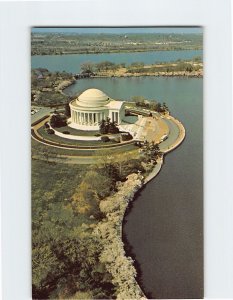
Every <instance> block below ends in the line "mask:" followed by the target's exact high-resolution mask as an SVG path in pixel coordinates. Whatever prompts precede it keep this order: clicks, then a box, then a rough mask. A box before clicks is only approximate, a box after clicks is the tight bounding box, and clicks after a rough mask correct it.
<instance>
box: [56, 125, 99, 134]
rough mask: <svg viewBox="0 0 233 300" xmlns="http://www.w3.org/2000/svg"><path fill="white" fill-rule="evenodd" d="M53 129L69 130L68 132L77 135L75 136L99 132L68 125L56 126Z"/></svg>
mask: <svg viewBox="0 0 233 300" xmlns="http://www.w3.org/2000/svg"><path fill="white" fill-rule="evenodd" d="M54 129H55V130H57V131H59V132H63V131H69V132H70V134H72V135H77V136H95V134H100V133H99V131H98V130H95V131H94V130H93V131H84V130H79V129H75V128H71V127H69V126H62V127H56V128H54Z"/></svg>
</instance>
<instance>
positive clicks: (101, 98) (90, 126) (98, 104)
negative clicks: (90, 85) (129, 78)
mask: <svg viewBox="0 0 233 300" xmlns="http://www.w3.org/2000/svg"><path fill="white" fill-rule="evenodd" d="M70 112H71V118H70V119H69V122H70V124H69V126H70V127H73V128H76V129H81V130H98V129H99V122H101V121H102V120H106V119H107V118H110V119H111V121H112V122H116V123H117V124H118V125H120V124H121V122H122V120H123V118H124V116H125V106H124V102H123V101H118V100H114V99H111V98H109V96H107V95H106V94H105V93H104V92H102V91H101V90H98V89H88V90H86V91H84V92H83V93H82V94H81V95H79V96H78V97H77V98H76V99H74V100H72V101H71V102H70Z"/></svg>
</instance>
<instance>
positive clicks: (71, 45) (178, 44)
mask: <svg viewBox="0 0 233 300" xmlns="http://www.w3.org/2000/svg"><path fill="white" fill-rule="evenodd" d="M31 38H32V43H31V44H32V50H31V52H32V55H49V54H54V55H61V54H64V55H67V54H77V53H78V54H82V53H121V52H132V51H137V52H145V51H161V50H162V51H168V50H194V49H202V34H166V33H164V34H162V33H134V34H132V33H125V34H106V33H102V34H90V33H89V34H75V33H73V34H69V33H59V34H58V33H45V32H44V33H42V32H41V33H39V32H38V33H32V36H31Z"/></svg>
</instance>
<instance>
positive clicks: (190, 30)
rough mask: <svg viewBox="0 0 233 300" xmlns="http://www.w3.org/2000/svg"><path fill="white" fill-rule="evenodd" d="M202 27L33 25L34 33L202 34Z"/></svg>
mask: <svg viewBox="0 0 233 300" xmlns="http://www.w3.org/2000/svg"><path fill="white" fill-rule="evenodd" d="M202 32H203V30H202V27H32V33H64V34H69V33H72V34H74V33H76V34H101V33H105V34H131V33H143V34H146V33H164V34H201V33H202Z"/></svg>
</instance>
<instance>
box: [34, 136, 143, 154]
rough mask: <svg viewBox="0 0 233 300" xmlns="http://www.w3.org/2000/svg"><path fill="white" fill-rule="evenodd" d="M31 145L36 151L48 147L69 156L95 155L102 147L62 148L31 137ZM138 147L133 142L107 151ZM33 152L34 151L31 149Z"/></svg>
mask: <svg viewBox="0 0 233 300" xmlns="http://www.w3.org/2000/svg"><path fill="white" fill-rule="evenodd" d="M31 145H32V148H33V149H35V151H36V153H37V154H38V153H42V152H43V151H44V150H46V149H49V150H51V151H52V152H53V153H56V154H58V155H69V156H92V155H96V156H98V155H99V154H100V153H101V151H103V149H100V150H79V149H62V148H56V147H52V146H46V145H44V144H41V143H40V142H37V141H35V140H34V139H31ZM137 149H138V147H137V146H135V145H134V144H126V145H123V146H121V147H120V148H112V149H109V151H110V152H111V153H112V154H120V153H125V152H126V151H132V150H137ZM33 152H34V151H33Z"/></svg>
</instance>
